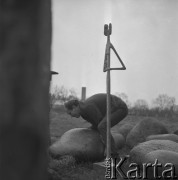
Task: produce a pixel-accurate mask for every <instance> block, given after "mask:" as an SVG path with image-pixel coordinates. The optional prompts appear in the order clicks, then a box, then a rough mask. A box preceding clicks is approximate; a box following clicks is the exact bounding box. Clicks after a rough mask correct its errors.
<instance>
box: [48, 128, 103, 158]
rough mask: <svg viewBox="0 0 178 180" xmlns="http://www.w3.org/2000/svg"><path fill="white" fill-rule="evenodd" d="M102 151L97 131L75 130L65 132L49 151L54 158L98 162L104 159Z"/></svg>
mask: <svg viewBox="0 0 178 180" xmlns="http://www.w3.org/2000/svg"><path fill="white" fill-rule="evenodd" d="M104 149H105V148H104V145H103V143H102V141H101V138H100V135H99V133H98V132H97V131H94V130H91V129H87V128H75V129H71V130H69V131H67V132H65V133H64V134H63V135H62V136H61V138H60V139H59V140H58V141H56V142H55V143H54V144H52V145H51V146H50V148H49V151H50V153H51V154H52V155H54V156H63V155H72V156H74V157H75V158H76V159H78V160H82V161H100V160H102V159H104Z"/></svg>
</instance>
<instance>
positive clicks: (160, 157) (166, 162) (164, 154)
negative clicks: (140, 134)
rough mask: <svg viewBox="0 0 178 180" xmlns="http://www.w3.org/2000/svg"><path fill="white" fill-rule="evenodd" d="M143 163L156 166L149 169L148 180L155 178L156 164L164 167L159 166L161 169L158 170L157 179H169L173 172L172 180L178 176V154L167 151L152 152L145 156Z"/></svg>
mask: <svg viewBox="0 0 178 180" xmlns="http://www.w3.org/2000/svg"><path fill="white" fill-rule="evenodd" d="M142 163H147V164H148V163H151V164H152V165H154V166H153V167H152V168H150V167H149V168H148V172H147V173H148V178H152V179H153V178H155V175H154V167H155V166H156V164H157V165H158V164H161V165H162V167H160V166H159V168H157V172H156V173H157V177H158V176H160V177H161V178H159V179H165V178H166V177H167V178H168V176H170V175H171V171H172V177H171V178H172V179H173V177H175V176H178V153H176V152H173V151H167V150H156V151H151V152H150V153H148V154H146V155H145V157H144V159H143V162H142ZM157 167H158V166H157ZM171 167H172V168H171ZM168 169H169V170H170V171H169V173H165V171H166V170H168ZM169 179H170V178H169ZM177 179H178V178H177Z"/></svg>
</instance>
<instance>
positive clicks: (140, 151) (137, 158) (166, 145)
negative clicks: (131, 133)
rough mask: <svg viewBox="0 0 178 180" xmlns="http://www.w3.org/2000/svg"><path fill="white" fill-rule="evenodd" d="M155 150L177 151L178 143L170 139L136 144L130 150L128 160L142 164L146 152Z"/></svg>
mask: <svg viewBox="0 0 178 180" xmlns="http://www.w3.org/2000/svg"><path fill="white" fill-rule="evenodd" d="M155 150H167V151H173V152H176V153H178V143H176V142H173V141H170V140H150V141H146V142H143V143H140V144H138V145H137V146H135V147H134V148H133V149H132V150H131V151H130V158H129V161H130V162H135V163H137V164H142V162H143V160H144V157H145V156H146V154H148V153H150V152H152V151H155Z"/></svg>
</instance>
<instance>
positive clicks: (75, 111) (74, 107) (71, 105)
mask: <svg viewBox="0 0 178 180" xmlns="http://www.w3.org/2000/svg"><path fill="white" fill-rule="evenodd" d="M64 106H65V108H66V110H67V113H68V114H70V115H71V116H72V117H76V118H79V117H80V106H79V101H78V100H70V101H68V102H66V103H65V104H64Z"/></svg>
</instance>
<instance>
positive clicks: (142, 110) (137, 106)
mask: <svg viewBox="0 0 178 180" xmlns="http://www.w3.org/2000/svg"><path fill="white" fill-rule="evenodd" d="M148 110H149V106H148V103H147V101H146V100H144V99H138V100H137V101H136V102H135V103H134V106H133V111H134V114H137V115H148Z"/></svg>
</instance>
